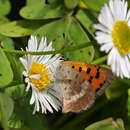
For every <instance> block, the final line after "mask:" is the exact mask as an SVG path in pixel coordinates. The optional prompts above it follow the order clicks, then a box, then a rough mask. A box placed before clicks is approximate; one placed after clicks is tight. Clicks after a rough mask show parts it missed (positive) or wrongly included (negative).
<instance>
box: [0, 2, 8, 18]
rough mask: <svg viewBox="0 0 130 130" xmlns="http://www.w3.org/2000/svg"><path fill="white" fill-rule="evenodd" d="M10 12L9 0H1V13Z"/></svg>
mask: <svg viewBox="0 0 130 130" xmlns="http://www.w3.org/2000/svg"><path fill="white" fill-rule="evenodd" d="M9 12H10V2H9V0H0V15H7V14H8V13H9Z"/></svg>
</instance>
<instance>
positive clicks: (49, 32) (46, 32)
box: [34, 18, 68, 49]
mask: <svg viewBox="0 0 130 130" xmlns="http://www.w3.org/2000/svg"><path fill="white" fill-rule="evenodd" d="M67 24H68V19H67V18H66V19H61V20H56V21H54V22H51V23H48V24H46V25H43V26H42V27H40V28H39V29H38V30H37V31H36V32H35V33H34V35H36V36H37V37H38V38H39V39H41V37H43V36H46V37H47V41H48V42H50V41H53V47H55V48H56V49H61V47H62V45H63V44H64V39H63V41H62V42H57V40H56V39H58V38H59V36H63V33H64V32H65V30H66V27H67ZM56 46H60V48H57V47H56Z"/></svg>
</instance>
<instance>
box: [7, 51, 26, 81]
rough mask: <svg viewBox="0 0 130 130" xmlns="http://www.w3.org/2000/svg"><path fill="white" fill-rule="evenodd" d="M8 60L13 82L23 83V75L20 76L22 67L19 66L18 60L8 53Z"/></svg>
mask: <svg viewBox="0 0 130 130" xmlns="http://www.w3.org/2000/svg"><path fill="white" fill-rule="evenodd" d="M6 56H7V58H8V60H9V61H10V65H11V68H12V71H13V74H14V76H13V79H14V80H13V82H16V81H17V82H19V83H21V82H23V75H22V72H23V69H24V68H23V65H22V64H21V62H20V60H19V58H17V57H16V56H15V55H11V54H9V53H7V54H6Z"/></svg>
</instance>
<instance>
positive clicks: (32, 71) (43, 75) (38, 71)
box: [20, 36, 61, 114]
mask: <svg viewBox="0 0 130 130" xmlns="http://www.w3.org/2000/svg"><path fill="white" fill-rule="evenodd" d="M52 50H54V49H52V42H50V43H49V44H48V45H47V42H46V38H45V37H43V38H42V39H41V41H40V44H39V46H38V43H37V38H36V37H34V36H31V38H30V39H29V41H28V47H27V48H26V51H33V52H39V51H52ZM20 61H21V62H22V64H23V65H24V67H25V71H24V72H23V75H24V76H25V77H26V78H25V82H26V83H27V88H26V91H29V89H32V97H31V100H30V104H34V103H35V107H34V111H33V114H34V113H35V112H36V111H37V112H38V111H39V110H40V106H41V108H42V113H46V112H47V110H48V111H50V112H51V113H53V109H52V107H53V108H54V109H55V110H56V111H58V109H60V106H61V103H60V100H59V98H58V94H57V92H56V91H55V87H54V85H53V81H54V78H55V72H56V67H57V65H58V64H59V62H60V57H59V55H58V54H57V55H55V56H53V55H52V54H51V55H42V56H34V55H26V56H25V58H20Z"/></svg>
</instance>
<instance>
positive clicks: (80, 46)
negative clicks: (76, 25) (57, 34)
mask: <svg viewBox="0 0 130 130" xmlns="http://www.w3.org/2000/svg"><path fill="white" fill-rule="evenodd" d="M91 44H92V42H88V43H84V44H80V45H78V46H74V47H67V48H64V49H60V50H55V51H41V52H31V51H20V50H10V49H0V51H4V52H7V53H15V54H22V55H25V54H26V55H27V54H31V55H49V54H53V55H55V54H58V53H61V54H64V53H66V52H70V51H75V50H79V49H81V48H85V47H88V46H90V45H91Z"/></svg>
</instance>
